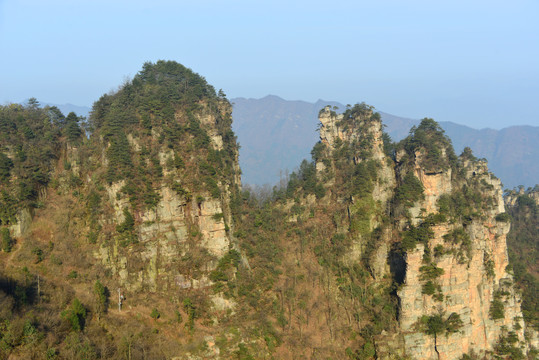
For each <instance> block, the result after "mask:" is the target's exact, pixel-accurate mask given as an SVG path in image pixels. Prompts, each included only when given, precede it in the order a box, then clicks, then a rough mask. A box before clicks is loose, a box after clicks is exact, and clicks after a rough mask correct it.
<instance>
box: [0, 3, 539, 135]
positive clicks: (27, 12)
mask: <svg viewBox="0 0 539 360" xmlns="http://www.w3.org/2000/svg"><path fill="white" fill-rule="evenodd" d="M0 49H1V55H0V102H1V103H6V102H22V101H24V100H25V99H27V98H29V97H36V98H37V99H38V100H40V101H41V102H51V103H58V104H63V103H72V104H76V105H86V106H91V104H92V103H93V102H94V101H95V100H97V99H98V98H99V96H101V95H102V94H103V93H105V92H108V91H110V90H111V89H115V88H117V87H118V85H119V84H121V83H122V81H123V80H124V79H125V78H126V77H132V76H133V75H135V74H136V73H137V71H139V70H140V69H141V67H142V64H143V63H144V62H145V61H148V60H149V61H156V60H158V59H170V60H176V61H178V62H180V63H182V64H184V65H186V66H188V67H190V68H192V69H193V70H194V71H196V72H198V73H200V74H201V75H203V76H205V77H206V79H207V80H208V81H209V82H210V83H211V84H212V85H214V86H215V87H216V88H217V89H219V88H222V89H223V90H224V91H225V93H226V94H227V95H228V97H229V98H233V97H254V98H259V97H263V96H265V95H267V94H275V95H278V96H281V97H283V98H285V99H288V100H306V101H311V102H314V101H316V100H317V99H319V98H322V99H326V100H335V101H339V102H341V103H345V104H346V103H351V104H352V103H356V102H360V101H365V102H367V103H369V104H372V105H374V106H376V108H378V109H379V110H382V111H385V112H389V113H392V114H395V115H399V116H405V117H412V118H420V117H425V116H429V117H433V118H435V119H436V120H438V121H454V122H457V123H462V124H466V125H469V126H472V127H476V128H481V127H493V128H501V127H504V126H509V125H516V124H530V125H536V126H539V116H538V114H539V1H537V0H529V1H520V0H514V1H511V2H509V1H496V0H490V1H473V0H467V1H461V0H453V1H432V0H429V1H415V0H408V1H402V0H398V1H397V0H395V1H390V0H380V1H372V0H371V1H338V0H335V1H324V2H322V1H291V0H288V1H282V0H273V1H254V0H249V1H247V0H245V1H244V0H229V1H217V0H197V1H181V0H177V1H161V0H153V1H136V0H130V1H114V0H108V1H102V0H80V1H75V0H48V1H43V0H40V1H37V0H33V1H31V0H0Z"/></svg>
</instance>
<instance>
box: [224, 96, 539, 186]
mask: <svg viewBox="0 0 539 360" xmlns="http://www.w3.org/2000/svg"><path fill="white" fill-rule="evenodd" d="M231 101H232V103H233V104H234V105H233V106H234V110H233V118H234V122H233V124H232V126H233V129H234V132H235V133H236V135H237V136H238V140H239V143H240V145H241V149H240V165H241V168H242V171H243V174H242V178H243V181H244V182H245V183H250V184H257V185H262V184H265V183H270V184H274V183H276V182H278V181H279V179H280V177H281V176H284V175H285V173H286V170H288V171H289V172H292V171H293V170H294V169H295V168H296V167H297V166H298V165H299V164H300V162H301V161H302V160H303V159H305V158H307V159H310V151H311V149H312V147H313V145H314V144H315V143H316V141H318V134H317V132H316V128H317V126H318V112H319V111H320V109H321V108H323V107H324V106H326V105H331V106H338V107H339V110H338V112H342V111H344V110H345V108H346V105H343V104H340V103H338V102H335V101H325V100H318V101H317V102H315V103H309V102H306V101H288V100H284V99H282V98H280V97H278V96H274V95H268V96H266V97H264V98H261V99H246V98H235V99H232V100H231ZM380 114H381V115H382V120H383V123H384V124H385V125H386V129H385V130H386V132H388V133H389V135H390V136H391V138H392V139H393V140H394V141H399V140H401V139H403V138H404V137H405V136H406V135H408V133H409V131H410V128H411V127H412V126H413V125H417V124H419V120H416V119H408V118H403V117H399V116H395V115H391V114H387V113H384V112H382V111H380ZM426 116H427V117H428V114H426ZM434 120H436V119H434ZM455 120H457V121H458V119H455ZM517 121H519V120H517ZM440 125H441V126H442V127H443V128H444V130H445V131H446V134H447V135H448V136H449V137H450V138H451V140H452V141H453V146H454V148H455V152H456V153H457V154H459V153H460V152H461V151H462V150H463V149H464V147H466V146H469V147H470V148H471V149H472V150H473V153H474V155H475V156H476V157H479V158H486V159H487V160H488V162H489V168H490V170H491V171H492V172H494V174H495V175H496V176H498V177H499V178H500V179H501V180H502V182H503V184H504V187H505V188H513V187H516V186H518V185H524V186H525V187H528V186H534V185H535V184H536V183H537V182H539V181H538V179H539V164H538V163H537V161H536V159H537V158H539V146H537V144H539V127H535V126H511V127H507V128H504V129H501V130H494V129H481V130H477V129H473V128H470V127H468V126H464V125H460V124H457V123H454V122H440Z"/></svg>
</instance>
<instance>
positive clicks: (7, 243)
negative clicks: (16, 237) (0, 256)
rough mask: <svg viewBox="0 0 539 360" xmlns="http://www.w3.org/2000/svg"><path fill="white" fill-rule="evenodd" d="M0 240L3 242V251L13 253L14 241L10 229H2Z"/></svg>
mask: <svg viewBox="0 0 539 360" xmlns="http://www.w3.org/2000/svg"><path fill="white" fill-rule="evenodd" d="M0 239H1V241H2V251H4V252H11V249H12V248H13V242H14V241H13V239H12V238H11V235H10V233H9V229H8V228H5V227H3V228H0Z"/></svg>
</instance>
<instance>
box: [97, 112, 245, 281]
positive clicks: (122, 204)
mask: <svg viewBox="0 0 539 360" xmlns="http://www.w3.org/2000/svg"><path fill="white" fill-rule="evenodd" d="M207 111H208V110H207V109H204V111H201V113H202V114H201V115H199V114H195V116H196V119H197V121H199V123H200V127H201V129H203V130H204V131H206V132H207V134H208V140H209V144H208V146H210V151H215V152H221V151H223V149H224V143H223V137H222V136H221V135H220V134H219V131H218V129H217V121H216V115H215V114H212V113H207ZM218 111H220V112H221V113H218V115H217V116H221V117H225V116H230V106H229V105H227V106H225V105H224V104H221V105H220V106H219V110H218ZM178 117H180V119H179V121H181V114H178V113H177V114H176V118H178ZM160 136H162V133H161V132H160V130H156V129H154V130H153V134H152V138H153V139H159V137H160ZM184 141H185V140H184ZM187 141H189V140H188V139H187ZM141 142H144V139H140V138H134V137H131V140H130V148H131V152H133V153H134V156H136V155H139V154H140V152H141V151H142V148H141V146H140V145H139V144H140V143H141ZM154 146H155V145H154ZM156 147H157V149H156V150H154V151H155V153H156V158H157V159H158V161H159V166H161V167H162V168H163V178H164V179H166V181H158V182H157V183H155V185H154V186H155V189H154V191H155V198H156V199H158V202H156V203H155V205H154V206H153V207H152V208H144V209H141V210H139V212H138V213H135V215H136V221H135V225H134V229H133V233H134V236H135V238H136V241H135V244H134V245H131V246H127V247H126V246H125V245H124V246H122V244H121V242H122V238H121V237H119V236H116V237H115V236H114V235H113V236H112V239H111V240H112V241H105V242H103V243H102V244H101V246H100V248H99V250H97V251H96V252H95V256H96V258H97V259H98V260H99V261H101V262H102V264H103V265H104V266H105V267H107V268H109V269H110V271H111V272H112V275H113V276H115V277H118V279H119V280H120V283H119V285H121V286H122V287H125V288H126V289H128V290H129V291H135V292H136V291H143V290H144V291H152V292H159V291H161V292H171V291H175V290H179V289H189V288H204V287H208V286H210V285H211V281H210V280H209V278H208V275H209V273H210V272H211V271H212V270H214V269H215V267H216V266H217V263H218V261H219V259H220V258H222V257H223V256H224V255H226V254H227V253H228V251H229V250H230V249H233V248H236V249H237V244H235V243H234V242H233V241H232V239H231V235H230V233H229V229H230V228H231V227H233V223H232V219H231V216H230V207H229V203H230V196H231V187H235V186H239V185H240V184H241V183H240V177H239V172H238V169H239V168H238V163H237V151H235V153H234V157H233V159H234V162H233V163H232V164H231V169H232V171H233V173H231V176H230V178H229V179H227V180H222V181H219V182H218V183H217V184H216V187H217V189H218V192H219V195H218V196H215V195H212V193H211V192H209V191H207V190H203V189H200V190H196V189H192V188H191V186H192V185H191V184H190V182H191V178H192V177H193V176H196V175H195V174H188V173H186V171H185V169H176V168H174V167H170V166H167V164H170V163H171V162H173V161H174V158H175V156H177V155H175V154H174V151H173V150H172V149H170V148H168V147H165V146H160V145H159V144H156ZM186 178H189V180H188V181H187V184H186V181H185V180H186ZM127 182H128V181H127V180H120V181H118V182H114V183H112V184H110V185H109V186H107V187H106V192H107V196H106V198H105V201H106V202H108V204H110V206H111V210H113V211H112V213H104V214H103V216H102V218H101V219H100V220H99V222H100V225H101V226H102V227H103V228H115V227H116V226H117V225H118V224H121V223H122V222H124V221H125V215H124V209H128V211H131V212H136V211H137V208H136V205H135V206H133V204H131V203H130V201H129V198H128V197H126V196H125V193H123V192H122V189H125V187H126V184H127ZM179 186H180V187H181V190H180V191H179V192H178V191H177V190H174V189H178V187H179ZM197 255H198V256H199V257H200V259H198V262H199V263H198V264H196V268H193V267H192V266H188V265H187V266H186V264H185V262H186V261H182V259H186V258H190V257H192V256H197ZM182 263H183V264H182Z"/></svg>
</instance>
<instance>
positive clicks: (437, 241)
mask: <svg viewBox="0 0 539 360" xmlns="http://www.w3.org/2000/svg"><path fill="white" fill-rule="evenodd" d="M371 115H372V112H369V113H367V115H366V116H365V115H363V116H357V115H356V114H355V116H351V117H350V115H348V116H349V117H350V118H352V119H353V120H354V121H352V122H350V121H348V122H347V121H346V117H347V115H346V114H341V115H337V114H334V113H332V112H331V111H330V109H329V108H326V109H324V110H323V111H321V113H320V122H321V127H320V141H321V143H322V144H324V146H325V147H326V150H327V151H328V154H331V155H330V156H329V157H331V156H333V157H335V154H336V153H337V152H338V151H339V149H340V148H341V147H342V146H343V144H346V146H350V147H351V148H353V149H355V148H356V146H357V144H361V143H362V142H367V143H368V146H363V148H361V146H360V148H361V150H363V151H364V155H363V157H361V156H360V155H359V154H360V153H361V150H360V151H359V152H356V153H353V152H352V156H351V157H350V159H349V160H350V161H351V162H353V163H354V164H358V163H360V162H362V161H375V162H376V163H377V166H376V169H377V174H378V175H377V180H376V186H374V187H373V188H372V189H370V191H369V193H368V196H369V197H372V200H373V201H374V202H373V204H376V205H374V208H375V209H376V210H374V211H373V210H372V208H370V209H367V208H363V209H362V211H364V212H367V213H368V214H370V215H371V217H370V221H369V227H368V230H366V231H365V232H364V233H363V234H362V236H360V238H359V240H358V244H357V245H355V246H354V245H352V251H351V253H352V254H355V256H353V257H352V258H353V259H355V260H358V259H363V260H365V257H366V256H367V258H370V262H369V264H370V268H371V271H372V275H373V277H374V278H375V279H376V278H377V279H381V278H382V277H383V276H384V275H386V276H389V275H390V274H391V276H393V279H394V282H395V283H396V284H397V286H398V289H397V291H396V293H395V296H396V297H397V299H398V328H397V329H396V332H394V333H392V334H391V335H382V336H380V337H378V340H377V344H378V346H377V349H378V351H377V354H378V356H379V358H382V359H385V358H387V359H390V358H393V356H394V355H395V354H400V355H401V356H409V357H412V358H417V359H459V358H460V357H461V356H462V355H463V354H470V353H475V354H479V355H488V354H489V353H492V352H494V347H495V345H496V344H497V343H498V342H499V341H500V339H502V338H504V337H507V336H508V334H513V335H512V336H516V337H517V338H518V342H519V343H520V346H523V348H524V349H525V348H526V346H525V345H524V344H525V342H526V341H525V339H524V330H525V329H524V327H525V326H524V323H523V321H522V312H521V309H520V303H521V300H520V297H519V295H518V294H517V293H516V291H515V290H514V288H513V278H512V275H511V274H509V273H508V272H507V270H506V268H507V265H508V256H507V246H506V236H507V233H508V231H509V228H510V225H509V223H508V222H507V219H506V218H505V217H504V216H503V215H505V213H504V212H505V209H504V202H503V191H502V188H501V183H500V181H499V180H498V179H497V178H496V177H494V176H493V175H492V174H491V173H489V171H488V168H487V166H486V163H485V162H482V161H478V160H475V159H474V158H473V156H469V154H467V153H466V154H463V155H462V156H461V157H460V158H457V157H456V156H455V155H454V154H453V149H452V147H451V144H450V142H449V140H448V139H447V138H446V137H444V136H443V131H442V130H441V128H439V127H438V125H437V124H435V123H434V122H432V121H431V120H430V119H427V121H424V122H423V123H422V125H420V126H419V127H418V128H416V129H414V132H413V133H412V135H411V136H410V137H409V138H407V139H405V140H404V141H403V142H402V143H400V144H399V145H398V146H397V148H396V150H395V155H396V156H395V162H394V163H393V164H391V163H392V162H390V161H388V158H387V156H386V155H385V154H384V143H383V139H382V131H381V123H380V122H379V121H376V120H373V119H372V118H371V117H370V116H371ZM315 148H316V147H315ZM365 151H366V153H365ZM329 165H330V162H328V161H327V160H326V161H325V162H324V161H317V170H318V172H319V174H320V175H322V176H323V174H324V172H326V171H328V168H329V167H330V166H329ZM331 165H332V166H333V168H334V167H335V166H339V165H338V164H337V162H335V161H333V162H331ZM336 181H337V182H338V180H333V181H330V182H329V188H330V189H331V188H334V187H335V186H337V187H338V186H339V184H336V183H335V182H336ZM414 189H415V190H414ZM356 203H357V199H355V198H354V197H352V199H351V205H350V206H349V210H348V212H349V214H351V220H350V221H351V222H353V219H352V217H353V214H354V211H353V209H354V207H355V204H356ZM384 214H385V216H390V218H392V219H393V221H392V222H393V223H392V224H388V223H387V222H385V223H384V222H382V221H377V219H378V220H379V219H381V218H382V217H383V216H384ZM500 214H502V216H500ZM377 227H378V228H379V232H381V233H382V234H384V235H383V236H382V238H383V241H378V242H377V243H376V249H375V250H371V251H370V252H369V250H368V246H369V245H371V246H372V243H371V244H369V240H368V239H369V236H372V235H369V234H371V232H372V231H373V230H374V229H375V228H377ZM375 284H376V282H374V283H373V285H372V286H375ZM435 323H438V325H437V326H438V327H436V326H435V325H434V324H435Z"/></svg>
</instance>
